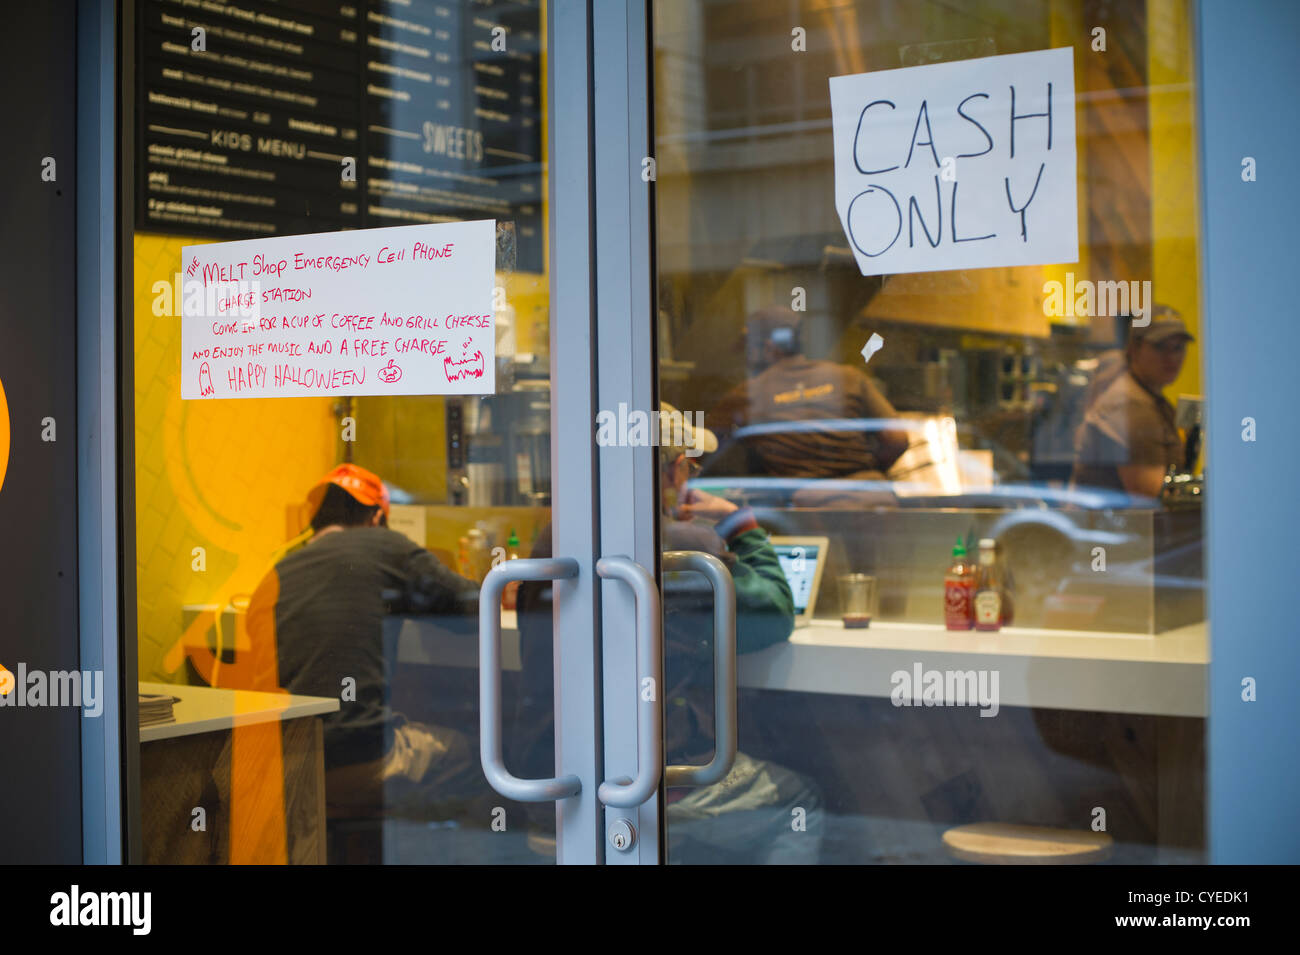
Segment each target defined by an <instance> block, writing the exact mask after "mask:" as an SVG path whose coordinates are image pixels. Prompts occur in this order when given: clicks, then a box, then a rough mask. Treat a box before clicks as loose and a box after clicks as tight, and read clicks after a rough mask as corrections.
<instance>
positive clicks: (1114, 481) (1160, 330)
mask: <svg viewBox="0 0 1300 955" xmlns="http://www.w3.org/2000/svg"><path fill="white" fill-rule="evenodd" d="M1154 311H1155V315H1154V316H1153V317H1152V319H1151V322H1150V324H1148V325H1146V326H1145V327H1142V328H1138V327H1135V328H1133V329H1132V330H1131V331H1130V333H1129V338H1128V344H1127V347H1126V349H1125V367H1124V369H1123V371H1122V372H1120V373H1118V374H1116V375H1115V376H1114V378H1113V380H1111V382H1110V383H1109V384H1108V385H1107V386H1106V387H1105V390H1103V391H1102V392H1101V394H1100V395H1098V396H1097V397H1096V398H1095V400H1094V401H1093V402H1092V404H1091V405H1090V406H1089V408H1088V410H1087V412H1086V414H1085V415H1084V419H1083V423H1082V424H1081V425H1080V426H1079V429H1078V431H1077V432H1076V434H1075V445H1074V446H1075V460H1074V472H1073V475H1072V477H1071V483H1072V485H1073V486H1075V487H1097V488H1108V489H1110V490H1116V491H1125V492H1127V493H1129V494H1131V495H1135V496H1141V497H1146V498H1159V497H1160V493H1161V490H1162V489H1163V487H1164V477H1165V472H1166V471H1168V470H1169V468H1171V467H1177V466H1178V465H1179V464H1180V463H1181V461H1182V443H1181V441H1180V439H1179V437H1178V428H1177V427H1176V425H1175V424H1174V407H1173V405H1171V404H1170V403H1169V401H1168V399H1166V398H1165V396H1164V394H1163V389H1164V388H1165V387H1166V386H1168V385H1170V384H1172V383H1173V382H1174V379H1176V378H1177V377H1178V373H1179V372H1180V371H1181V370H1182V367H1183V359H1184V358H1185V357H1186V356H1187V343H1188V342H1191V341H1195V339H1194V338H1193V337H1192V336H1191V334H1190V333H1188V331H1187V329H1186V328H1185V327H1184V326H1183V321H1182V319H1181V318H1180V317H1179V315H1178V313H1177V312H1175V311H1174V310H1173V309H1170V308H1168V307H1165V306H1156V309H1155V310H1154Z"/></svg>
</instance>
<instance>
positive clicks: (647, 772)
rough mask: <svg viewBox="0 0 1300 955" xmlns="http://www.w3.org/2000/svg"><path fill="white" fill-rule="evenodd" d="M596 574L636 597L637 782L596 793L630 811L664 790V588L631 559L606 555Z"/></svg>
mask: <svg viewBox="0 0 1300 955" xmlns="http://www.w3.org/2000/svg"><path fill="white" fill-rule="evenodd" d="M596 573H597V574H598V575H599V576H601V577H605V578H608V579H610V580H621V581H623V583H625V584H627V585H628V586H629V587H631V588H632V593H633V594H634V595H635V596H636V677H637V689H636V692H637V700H638V705H637V721H636V730H637V737H636V759H637V767H636V774H637V775H636V779H628V778H627V777H626V776H621V777H619V778H618V779H607V780H605V782H603V783H601V784H600V788H599V789H598V790H597V791H596V795H597V797H599V799H600V801H601V802H602V803H604V804H605V805H606V806H616V807H619V808H627V809H630V808H632V807H634V806H639V805H641V803H643V802H645V801H646V800H647V799H649V798H650V797H651V796H653V795H654V794H655V792H657V791H658V789H659V775H660V773H661V772H662V770H663V764H664V733H663V713H664V711H663V703H662V699H663V689H662V686H663V656H664V654H663V630H662V629H661V628H662V621H661V620H660V616H659V589H658V588H657V587H656V586H655V581H654V578H653V577H652V576H651V575H650V573H649V571H647V570H646V569H645V568H644V567H642V566H641V565H640V564H638V563H636V562H635V561H633V560H631V559H629V558H627V557H602V558H601V559H600V560H598V561H596ZM647 680H650V681H652V682H651V683H650V684H649V687H650V688H651V689H652V690H653V693H652V694H651V699H649V700H647V699H645V696H644V690H645V688H646V685H647V684H646V681H647Z"/></svg>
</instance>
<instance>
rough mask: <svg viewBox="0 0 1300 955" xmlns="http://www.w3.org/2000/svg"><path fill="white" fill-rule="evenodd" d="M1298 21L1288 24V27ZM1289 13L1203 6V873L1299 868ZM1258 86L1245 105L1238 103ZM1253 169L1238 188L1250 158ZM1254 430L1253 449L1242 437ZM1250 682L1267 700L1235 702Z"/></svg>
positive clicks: (1295, 136)
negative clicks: (1206, 862)
mask: <svg viewBox="0 0 1300 955" xmlns="http://www.w3.org/2000/svg"><path fill="white" fill-rule="evenodd" d="M1287 24H1290V26H1287ZM1297 30H1300V10H1298V9H1297V8H1296V7H1295V5H1294V4H1285V3H1268V2H1266V0H1241V2H1239V3H1234V4H1220V3H1206V2H1202V3H1198V4H1197V5H1196V43H1197V62H1196V96H1197V107H1198V110H1197V125H1198V127H1199V129H1198V135H1199V137H1200V147H1201V148H1200V157H1199V159H1200V187H1201V188H1200V198H1201V208H1200V212H1201V236H1202V252H1201V254H1202V262H1203V264H1204V265H1203V272H1202V275H1203V279H1202V292H1201V295H1202V299H1201V301H1202V307H1201V314H1202V315H1203V316H1205V324H1204V326H1203V332H1204V334H1203V335H1202V340H1201V341H1200V342H1199V343H1198V345H1197V350H1198V351H1199V352H1200V355H1201V359H1202V361H1203V362H1204V366H1203V368H1204V374H1203V376H1202V380H1203V381H1204V382H1205V393H1206V409H1207V414H1208V418H1209V420H1208V426H1207V434H1208V436H1209V440H1208V443H1207V445H1206V453H1207V463H1206V473H1207V474H1208V475H1209V477H1208V489H1207V494H1208V496H1207V499H1206V508H1205V525H1206V526H1205V545H1206V546H1205V563H1206V568H1205V569H1206V580H1207V584H1208V593H1209V600H1208V608H1207V609H1208V611H1209V624H1210V641H1211V642H1210V679H1209V684H1210V686H1209V710H1208V712H1209V718H1208V720H1207V721H1206V723H1207V728H1206V733H1207V736H1208V744H1207V750H1206V756H1207V763H1208V767H1207V768H1208V778H1207V780H1206V786H1207V796H1208V799H1207V802H1208V810H1207V813H1208V820H1207V823H1208V825H1207V837H1208V842H1209V850H1210V862H1212V863H1214V864H1216V865H1218V864H1225V863H1228V864H1242V863H1250V864H1256V865H1258V864H1284V863H1291V864H1294V863H1295V862H1296V861H1297V859H1300V829H1298V828H1297V826H1296V824H1295V819H1296V804H1297V802H1300V773H1297V772H1296V769H1295V749H1296V742H1295V741H1296V731H1295V727H1296V726H1297V725H1300V697H1298V696H1297V695H1296V693H1295V692H1294V689H1293V688H1294V687H1295V685H1296V683H1297V682H1298V681H1300V653H1297V652H1296V645H1295V614H1294V613H1293V612H1292V608H1291V601H1290V599H1289V598H1290V596H1291V594H1292V592H1293V591H1294V590H1295V580H1294V577H1295V572H1294V569H1293V568H1294V565H1295V527H1296V525H1297V523H1300V507H1297V505H1296V498H1295V496H1294V495H1293V494H1291V493H1290V492H1289V491H1287V487H1288V486H1289V479H1290V477H1291V475H1293V474H1294V473H1295V470H1296V465H1297V461H1298V460H1300V455H1297V452H1296V441H1295V433H1296V425H1295V412H1294V410H1293V408H1294V404H1295V370H1294V367H1293V365H1294V356H1295V354H1296V353H1297V351H1300V326H1297V324H1296V321H1295V318H1294V311H1295V305H1294V301H1293V298H1294V296H1293V293H1292V287H1291V276H1292V274H1293V273H1294V270H1295V262H1294V259H1295V256H1294V254H1293V252H1292V247H1293V243H1294V239H1293V235H1294V231H1295V221H1296V217H1297V215H1300V192H1298V191H1297V189H1296V186H1295V179H1294V177H1292V176H1291V175H1290V174H1289V169H1290V164H1291V162H1292V157H1293V156H1295V155H1296V151H1297V150H1298V149H1300V133H1298V132H1297V130H1296V126H1295V123H1294V122H1286V121H1283V122H1279V121H1278V117H1279V116H1282V115H1290V114H1291V113H1293V112H1294V106H1293V105H1292V102H1293V100H1292V97H1293V96H1294V92H1295V88H1296V85H1297V76H1298V73H1300V71H1298V70H1297V67H1296V60H1295V43H1294V39H1293V38H1294V37H1295V35H1296V31H1297ZM1243 89H1250V90H1251V94H1250V95H1249V96H1242V95H1241V91H1242V90H1243ZM1247 156H1250V157H1252V158H1254V159H1255V161H1256V162H1257V163H1258V172H1257V176H1258V179H1257V181H1253V182H1246V181H1243V180H1242V161H1243V160H1244V159H1245V157H1247ZM1245 418H1252V419H1254V420H1255V422H1256V425H1257V427H1258V433H1257V434H1256V435H1255V440H1254V441H1246V440H1243V434H1242V431H1243V427H1244V421H1243V419H1245ZM1247 677H1250V678H1253V679H1254V680H1255V681H1256V683H1257V693H1258V696H1257V697H1256V699H1255V700H1254V701H1253V702H1246V701H1245V700H1243V699H1242V694H1243V685H1242V681H1243V680H1244V679H1245V678H1247Z"/></svg>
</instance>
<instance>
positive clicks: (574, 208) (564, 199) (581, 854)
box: [546, 0, 631, 864]
mask: <svg viewBox="0 0 1300 955" xmlns="http://www.w3.org/2000/svg"><path fill="white" fill-rule="evenodd" d="M547 42H548V45H549V50H548V57H549V58H548V61H547V70H548V74H549V81H550V82H549V84H548V90H549V93H548V97H549V102H550V104H551V106H550V107H549V108H548V110H547V117H546V123H547V142H548V144H549V145H548V155H547V168H548V170H549V179H548V198H549V203H550V216H549V218H550V224H549V228H550V275H551V289H550V291H551V442H552V454H551V488H552V491H551V507H552V515H553V517H554V518H558V519H556V520H554V521H553V524H552V548H551V553H552V554H554V555H555V556H556V557H567V558H573V559H575V560H577V562H578V568H579V570H578V575H577V576H576V577H574V578H572V579H569V580H557V581H556V582H555V585H554V589H553V593H554V614H555V617H554V619H555V627H554V633H555V775H556V776H576V777H577V778H578V779H580V780H582V782H583V786H582V790H581V792H579V793H578V794H577V795H576V796H572V797H569V798H566V799H561V800H559V801H558V802H557V803H556V810H555V811H556V861H558V862H560V863H580V864H592V863H598V862H602V861H604V858H605V850H604V837H603V834H602V831H601V830H602V827H601V824H600V823H601V815H602V814H601V811H600V806H599V803H598V802H597V799H596V790H597V786H598V784H599V782H600V780H602V779H604V778H605V776H604V766H603V764H602V761H601V758H600V753H601V746H602V740H601V725H602V724H601V709H600V696H599V693H598V691H597V687H598V685H599V683H598V681H599V677H600V647H599V645H598V642H597V639H596V634H597V633H598V632H599V630H598V620H599V617H598V614H599V612H600V609H599V608H600V603H599V600H600V588H599V587H598V586H597V585H596V575H595V565H596V558H597V557H598V556H599V551H598V548H597V537H596V533H597V531H596V529H597V526H598V507H599V504H600V495H599V490H600V485H599V484H598V483H597V480H596V454H595V441H594V428H593V422H594V421H595V420H596V407H597V405H596V397H595V385H594V380H593V379H594V375H595V362H594V361H593V358H594V356H595V349H596V340H597V336H596V294H595V287H596V223H595V220H594V217H593V213H592V209H593V203H594V201H595V179H596V169H595V166H594V150H595V144H594V141H595V131H594V128H593V125H592V99H593V95H594V91H593V84H594V82H595V77H594V76H593V73H592V13H591V8H590V4H589V3H588V2H587V0H556V2H553V3H551V4H550V5H549V10H548V13H547ZM626 619H628V620H630V619H631V615H630V613H629V614H628V616H627V618H626Z"/></svg>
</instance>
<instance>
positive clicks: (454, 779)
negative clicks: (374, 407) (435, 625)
mask: <svg viewBox="0 0 1300 955" xmlns="http://www.w3.org/2000/svg"><path fill="white" fill-rule="evenodd" d="M307 500H308V503H309V504H310V506H311V509H312V518H311V527H310V538H309V540H308V541H307V544H306V546H304V547H302V548H300V549H298V550H296V551H294V552H293V553H290V554H289V555H288V556H286V557H284V558H283V559H282V560H280V561H279V563H277V564H276V565H275V567H274V568H273V569H272V570H271V571H270V572H269V573H268V574H267V575H266V577H265V578H264V579H263V580H262V583H261V584H260V585H259V586H258V588H257V590H256V592H255V593H254V594H253V597H252V599H251V601H250V604H249V610H248V631H249V635H250V638H251V639H253V640H254V641H265V642H263V643H260V644H259V645H260V646H265V647H271V646H273V647H274V648H275V655H274V662H275V663H276V669H277V673H276V674H275V675H274V677H273V678H272V682H271V685H278V686H280V687H283V688H284V689H286V690H288V691H289V692H290V693H293V694H302V695H307V696H327V697H339V699H340V706H339V710H338V712H336V713H331V714H328V715H327V716H326V717H325V718H324V737H325V740H324V742H325V769H326V775H325V790H326V802H327V804H328V805H329V807H330V808H331V809H332V810H340V809H341V810H344V814H355V813H354V812H352V811H354V810H362V811H367V812H375V811H383V810H385V809H391V808H394V807H395V806H396V805H398V804H401V805H402V806H403V807H404V808H407V809H410V810H412V811H418V809H419V808H420V807H422V806H424V807H428V806H431V805H432V804H434V803H444V802H445V801H446V800H447V799H448V798H450V797H455V798H460V797H461V796H463V794H464V793H466V792H469V791H471V790H473V789H474V788H475V785H476V782H477V776H476V774H475V770H477V762H476V761H475V760H474V759H473V753H472V751H471V749H470V746H469V744H468V742H467V740H466V739H465V737H464V736H463V734H461V733H459V732H457V731H455V730H451V729H445V728H442V727H434V726H427V725H423V724H419V723H415V722H412V721H410V720H407V719H406V718H405V717H404V716H403V715H402V714H401V713H398V712H395V711H394V710H393V709H392V708H391V706H390V705H389V702H388V701H389V687H390V675H391V665H392V662H393V661H392V654H391V652H390V653H386V652H385V645H384V622H385V618H386V617H388V616H389V615H391V614H394V613H418V614H438V615H446V616H451V617H456V618H463V619H467V620H470V621H472V620H473V619H474V617H475V615H476V614H477V613H478V589H479V588H478V585H477V584H476V583H474V582H473V581H472V580H467V579H466V578H464V577H461V576H459V575H458V574H455V573H453V572H452V571H451V570H449V569H448V568H447V567H445V566H443V565H442V564H441V563H440V562H439V561H438V559H437V558H436V557H435V556H434V555H433V554H431V553H430V552H429V551H427V550H425V549H424V548H423V547H420V546H419V545H417V544H415V543H414V542H412V541H411V540H410V539H408V538H407V537H405V536H404V535H402V534H399V533H398V532H396V531H394V530H390V529H389V528H388V526H387V524H388V513H389V505H390V501H389V493H388V489H387V487H385V485H384V482H383V481H382V480H380V478H379V477H378V475H376V474H373V473H372V472H370V471H367V470H366V469H364V468H361V467H357V466H356V465H354V464H342V465H339V466H338V467H337V468H335V469H334V470H332V471H330V473H329V474H327V475H325V476H324V477H323V478H322V479H321V480H320V481H319V482H317V483H316V485H315V486H313V487H312V489H311V490H310V491H309V492H308V495H307ZM461 629H464V626H463V625H462V626H461ZM479 775H481V774H479Z"/></svg>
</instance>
